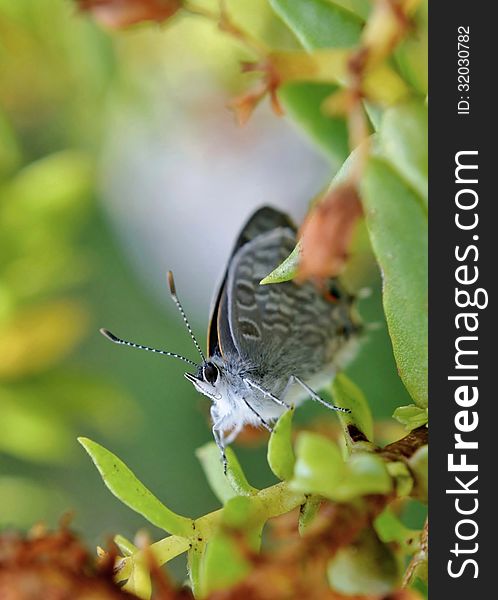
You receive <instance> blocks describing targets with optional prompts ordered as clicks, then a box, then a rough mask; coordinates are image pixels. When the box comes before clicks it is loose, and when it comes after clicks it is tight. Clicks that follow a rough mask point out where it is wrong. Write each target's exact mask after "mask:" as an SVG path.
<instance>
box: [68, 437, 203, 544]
mask: <svg viewBox="0 0 498 600" xmlns="http://www.w3.org/2000/svg"><path fill="white" fill-rule="evenodd" d="M78 441H79V442H80V444H81V445H82V446H83V448H84V449H85V450H86V451H87V452H88V454H89V455H90V458H91V459H92V460H93V462H94V464H95V466H96V467H97V469H98V470H99V473H100V474H101V476H102V479H103V480H104V483H105V485H106V486H107V487H108V488H109V490H110V491H111V492H112V493H113V494H114V495H115V496H116V498H118V499H119V500H121V502H123V503H124V504H126V505H127V506H129V507H130V508H131V509H132V510H134V511H135V512H137V513H139V514H140V515H142V516H143V517H145V518H146V519H147V520H148V521H150V522H151V523H152V524H153V525H155V526H156V527H160V528H161V529H164V530H165V531H168V532H170V533H174V534H175V535H180V536H183V537H189V536H191V535H192V532H193V527H192V526H193V521H192V519H188V518H186V517H182V516H180V515H177V514H176V513H174V512H173V511H171V510H170V509H169V508H167V507H166V506H164V504H162V502H160V501H159V500H158V499H157V498H156V497H155V496H154V495H153V494H152V493H151V492H150V491H149V490H148V489H147V488H146V487H145V486H144V485H143V483H141V482H140V481H139V480H138V479H137V478H136V476H135V475H134V474H133V472H132V471H131V470H130V469H129V468H128V467H127V466H126V465H125V464H124V462H123V461H121V460H120V459H119V458H118V457H117V456H115V455H114V454H112V452H109V450H106V449H105V448H104V447H103V446H101V445H100V444H97V443H96V442H93V441H92V440H89V439H88V438H83V437H80V438H78Z"/></svg>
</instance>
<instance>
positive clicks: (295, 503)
mask: <svg viewBox="0 0 498 600" xmlns="http://www.w3.org/2000/svg"><path fill="white" fill-rule="evenodd" d="M331 393H332V395H333V397H334V401H335V402H336V404H337V405H339V406H348V407H349V408H350V409H351V413H350V414H340V419H341V424H342V427H343V431H344V441H345V443H344V444H343V445H342V447H341V446H340V445H338V444H337V443H336V442H334V441H332V440H331V439H329V438H327V437H325V436H323V435H319V434H316V433H311V432H308V431H302V432H300V433H298V435H297V437H296V438H295V439H293V435H292V427H291V425H292V417H293V411H292V410H291V411H288V412H286V413H284V414H283V415H282V417H281V418H280V419H279V421H278V422H277V425H276V427H275V429H274V432H273V433H272V435H271V437H270V441H269V444H268V464H269V465H270V467H271V469H272V471H273V473H274V474H275V476H276V477H277V478H278V479H280V483H277V484H275V485H273V486H271V487H269V488H265V489H261V490H259V489H256V488H254V487H253V486H252V485H251V484H250V483H249V482H248V481H247V478H246V476H245V475H244V472H243V470H242V468H241V466H240V464H239V462H238V461H237V459H236V457H235V454H234V453H233V451H232V450H231V449H230V448H229V449H228V451H227V458H228V470H227V475H226V476H225V474H224V473H223V469H222V465H221V464H220V460H219V452H218V449H217V447H216V445H215V444H214V443H209V444H207V445H206V446H204V447H202V448H200V449H199V451H198V458H199V460H200V462H201V464H202V467H203V469H204V471H205V474H206V477H207V480H208V482H209V484H210V486H211V488H212V490H213V491H214V493H215V494H216V496H217V497H218V499H219V500H220V502H221V503H222V505H223V507H222V508H221V509H219V510H217V511H215V512H213V513H210V514H207V515H205V516H202V517H200V518H198V519H190V518H188V517H185V516H181V515H179V514H176V513H175V512H173V511H172V510H170V509H169V508H167V506H165V505H164V504H163V503H162V502H161V501H160V500H159V499H158V498H157V497H156V496H154V495H153V494H152V492H151V491H149V490H148V489H147V488H146V487H145V486H144V485H143V484H142V483H141V482H140V481H139V480H138V479H137V477H136V476H135V475H134V474H133V473H132V471H131V470H130V469H129V468H128V467H127V466H126V465H125V464H124V463H123V462H122V461H121V460H120V459H119V458H118V457H116V456H115V455H114V454H112V453H111V452H109V451H108V450H106V449H105V448H103V447H102V446H100V445H99V444H97V443H95V442H93V441H91V440H89V439H86V438H81V439H80V442H81V444H82V445H83V446H84V448H85V449H86V451H87V452H88V453H89V455H90V456H91V458H92V460H93V461H94V463H95V465H96V466H97V468H98V470H99V472H100V474H101V476H102V478H103V480H104V482H105V484H106V485H107V487H108V488H109V489H110V491H111V492H112V493H113V494H114V495H115V496H116V497H118V498H119V499H120V500H121V501H122V502H124V503H125V504H126V505H128V506H129V507H130V508H131V509H132V510H134V511H136V512H138V513H139V514H141V515H142V516H143V517H144V518H146V519H147V520H148V521H149V522H150V523H152V524H153V525H155V526H157V527H159V528H161V529H163V530H165V531H167V532H168V533H169V534H170V535H169V536H168V537H166V538H164V539H162V540H160V541H157V542H155V543H153V544H152V545H150V547H148V548H147V552H150V553H152V555H153V556H154V558H155V560H156V561H157V563H158V564H159V565H162V564H165V563H167V562H168V561H169V560H171V559H173V558H174V557H176V556H178V555H180V554H182V553H184V552H187V556H188V565H189V577H190V583H191V585H192V589H193V591H194V594H195V596H196V597H198V598H208V597H216V595H215V594H216V593H217V592H219V591H220V590H225V591H226V590H227V589H229V590H230V589H231V590H237V589H238V590H239V592H240V590H241V589H246V591H247V590H248V589H249V588H248V587H247V586H249V587H250V588H251V593H253V594H254V596H251V597H256V598H257V597H260V596H258V590H259V591H261V589H260V588H261V586H263V585H266V586H268V585H270V586H271V589H273V590H274V592H275V593H274V596H273V597H275V598H279V597H281V596H279V593H281V592H279V585H280V584H279V583H278V582H279V581H280V579H281V578H282V576H283V573H287V574H288V576H290V574H291V573H294V575H293V576H292V581H293V584H294V585H295V586H297V587H296V589H300V588H303V589H304V588H306V586H307V585H308V584H309V582H308V583H306V581H305V580H303V579H302V577H304V572H305V571H306V569H305V567H306V565H308V566H309V567H310V568H311V565H313V569H314V573H315V575H314V576H315V577H318V575H320V579H317V582H318V583H317V585H318V586H319V588H320V589H322V588H323V589H325V587H324V586H326V588H327V589H330V588H331V589H333V590H335V591H334V593H335V594H336V595H335V596H333V597H334V598H340V597H341V594H344V595H352V594H356V595H358V596H360V597H365V598H380V597H382V596H383V595H387V594H388V593H394V592H395V591H396V590H399V589H400V585H401V580H402V577H403V560H404V557H405V556H408V555H413V554H414V553H416V552H418V551H419V550H420V548H419V535H420V532H417V531H410V530H407V529H406V527H404V526H403V525H402V524H401V522H400V521H399V519H398V517H397V516H396V515H395V512H394V511H393V510H392V509H391V508H390V507H391V505H393V502H394V503H395V502H398V501H399V500H400V499H402V498H408V497H416V498H418V499H422V500H425V499H426V498H424V495H425V494H426V489H427V485H426V466H427V465H426V460H425V461H424V460H423V457H422V458H421V455H423V456H425V458H426V448H427V445H426V444H427V436H426V434H425V431H426V429H425V427H421V428H419V429H417V430H415V431H414V432H412V434H410V435H411V436H412V437H411V438H410V439H408V438H405V440H401V441H400V442H398V443H395V444H391V445H390V446H387V447H386V448H385V449H383V450H381V449H379V448H377V447H376V446H375V445H374V444H373V443H372V441H371V440H372V417H371V414H370V411H369V408H368V404H367V402H366V399H365V397H364V396H363V394H362V393H361V391H360V390H359V389H358V388H357V386H355V385H354V384H353V382H352V381H350V380H349V379H348V378H347V377H346V376H345V375H339V376H337V377H336V379H335V381H334V383H333V385H332V387H331ZM293 511H297V512H296V513H294V512H293ZM289 513H290V515H293V516H291V519H292V522H293V524H294V529H295V530H294V531H293V532H292V535H289V536H288V537H287V538H286V540H285V543H284V544H282V543H281V544H280V546H281V547H280V549H278V542H277V549H276V548H275V547H274V548H272V549H271V550H268V549H265V548H263V550H262V551H261V548H260V546H261V536H262V532H263V529H264V528H265V526H266V525H267V523H268V521H269V520H270V519H274V518H275V517H278V516H281V515H287V518H289ZM115 541H116V544H117V545H118V547H119V548H120V550H121V552H122V557H121V559H120V560H119V563H118V567H117V578H118V580H120V581H126V583H125V589H126V590H128V591H130V592H132V593H134V594H136V595H137V596H139V597H141V598H150V597H151V593H152V584H151V579H150V575H149V570H148V562H147V560H146V557H147V552H146V550H145V549H144V548H138V547H137V546H136V545H135V544H133V543H131V542H130V541H128V540H125V539H124V538H122V537H121V536H117V537H116V540H115ZM351 544H353V546H351ZM291 548H292V551H291ZM311 548H313V551H311ZM308 563H309V564H308ZM258 574H259V575H258ZM263 574H264V576H263ZM290 583H291V580H289V582H288V585H290ZM233 593H234V594H235V591H234V592H233ZM312 593H313V594H315V595H310V594H312ZM316 593H317V592H316V589H315V590H314V591H313V592H309V595H307V596H306V595H304V596H303V595H300V596H297V595H296V597H303V598H306V597H309V598H312V597H317V596H316ZM282 594H283V592H282ZM224 597H225V596H224ZM226 597H232V596H226ZM233 597H242V596H236V595H234V596H233ZM282 597H284V596H282ZM331 597H332V596H331ZM407 598H408V596H407ZM413 598H415V596H413Z"/></svg>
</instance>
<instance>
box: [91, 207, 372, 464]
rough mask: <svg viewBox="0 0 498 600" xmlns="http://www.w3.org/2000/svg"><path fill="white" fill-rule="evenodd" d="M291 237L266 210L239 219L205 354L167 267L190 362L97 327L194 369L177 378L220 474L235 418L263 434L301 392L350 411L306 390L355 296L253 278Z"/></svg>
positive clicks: (342, 335)
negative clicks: (192, 392) (199, 406)
mask: <svg viewBox="0 0 498 600" xmlns="http://www.w3.org/2000/svg"><path fill="white" fill-rule="evenodd" d="M296 235H297V230H296V227H295V225H294V224H293V223H292V221H291V220H290V219H289V217H288V216H287V215H286V214H284V213H282V212H280V211H278V210H276V209H274V208H271V207H268V206H264V207H262V208H259V209H258V210H257V211H256V212H255V213H254V214H253V215H252V216H251V217H250V218H249V220H248V221H247V223H246V224H245V225H244V227H243V228H242V230H241V232H240V234H239V236H238V238H237V240H236V242H235V244H234V247H233V249H232V252H231V255H230V259H229V261H228V266H227V268H226V270H225V272H224V275H223V278H222V281H221V284H220V285H219V286H218V289H217V291H216V293H215V295H214V299H213V302H212V306H211V311H210V318H209V325H208V332H207V340H208V344H207V357H206V356H205V355H204V353H203V352H202V349H201V347H200V345H199V343H198V342H197V340H196V338H195V336H194V334H193V332H192V329H191V327H190V324H189V321H188V319H187V316H186V314H185V312H184V310H183V307H182V305H181V303H180V300H179V299H178V296H177V293H176V288H175V284H174V280H173V275H172V273H171V271H170V272H169V273H168V281H169V286H170V292H171V296H172V298H173V300H174V302H175V303H176V305H177V307H178V309H179V311H180V313H181V315H182V317H183V320H184V322H185V324H186V327H187V329H188V331H189V333H190V336H191V338H192V340H193V342H194V344H195V346H196V348H197V351H198V353H199V355H200V357H201V362H200V363H199V364H197V363H196V362H194V361H192V360H190V359H188V358H185V357H184V356H181V355H179V354H175V353H173V352H167V351H165V350H157V349H155V348H150V347H149V346H143V345H141V344H136V343H134V342H129V341H127V340H123V339H121V338H118V337H117V336H115V335H114V334H112V333H111V332H110V331H108V330H106V329H101V330H100V331H101V333H102V334H103V335H104V336H106V337H107V338H108V339H110V340H111V341H112V342H114V343H117V344H123V345H127V346H130V347H133V348H139V349H143V350H148V351H151V352H157V353H159V354H163V355H166V356H172V357H174V358H178V359H180V360H183V361H184V362H186V363H189V364H190V365H192V366H194V367H195V372H194V373H190V372H187V373H185V377H186V378H187V379H188V381H190V382H191V383H192V384H193V386H194V387H195V389H196V390H197V391H199V392H200V393H201V394H203V395H204V396H207V397H208V398H209V399H210V400H211V409H210V414H211V420H212V431H213V436H214V439H215V441H216V444H217V446H218V448H219V450H220V454H221V459H222V462H223V467H224V471H225V472H226V467H227V459H226V454H225V448H226V446H227V445H228V444H230V443H231V442H233V440H234V439H235V438H236V437H237V435H238V434H239V433H240V431H241V429H242V428H243V427H244V426H245V425H252V426H262V427H264V428H266V429H267V430H268V431H270V432H271V431H272V430H273V428H272V425H273V423H274V422H275V421H276V420H277V419H278V418H279V417H280V416H281V415H282V414H283V413H284V412H285V411H286V410H289V409H290V408H291V407H292V406H295V405H297V404H299V403H300V402H301V401H302V400H303V399H304V398H306V397H311V398H312V399H313V400H315V401H317V402H320V403H321V404H323V405H325V406H326V407H328V408H330V409H332V410H336V411H343V412H350V411H349V409H347V408H342V407H337V406H334V405H333V404H330V403H328V402H326V401H325V400H323V399H322V398H321V397H320V396H319V395H318V394H317V393H316V391H315V390H320V389H321V388H322V387H323V386H324V385H325V384H327V383H329V382H330V381H331V379H332V378H333V376H334V375H335V373H336V372H337V371H339V370H341V369H343V368H344V367H345V365H346V364H347V363H348V362H349V361H350V360H351V359H352V357H353V356H354V354H355V351H356V348H357V345H358V339H359V335H358V334H359V333H360V331H361V329H362V324H361V322H360V319H359V317H358V315H357V313H356V308H355V297H354V296H353V295H351V294H350V293H348V291H347V290H346V289H345V288H344V287H343V285H342V284H341V282H340V281H339V280H338V279H330V280H329V281H328V282H326V285H325V290H320V289H318V288H317V287H316V286H315V285H314V284H313V283H311V282H306V283H304V284H301V285H299V284H297V283H296V282H294V281H287V282H284V283H278V284H268V285H260V281H261V280H262V279H263V278H264V277H265V276H266V275H268V273H270V272H271V271H273V269H275V268H276V267H277V266H278V265H279V264H281V262H282V261H283V260H284V259H285V258H287V256H288V255H289V254H290V253H291V251H292V250H293V249H294V247H295V245H296Z"/></svg>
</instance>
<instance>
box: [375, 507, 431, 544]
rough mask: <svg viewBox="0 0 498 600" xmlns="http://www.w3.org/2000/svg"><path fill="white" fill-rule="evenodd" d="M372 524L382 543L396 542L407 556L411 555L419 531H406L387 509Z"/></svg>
mask: <svg viewBox="0 0 498 600" xmlns="http://www.w3.org/2000/svg"><path fill="white" fill-rule="evenodd" d="M373 524H374V528H375V531H376V532H377V535H378V536H379V538H380V539H381V540H382V541H383V542H396V543H398V544H400V545H401V547H402V549H403V551H404V552H406V553H407V554H408V553H409V554H413V551H414V550H415V549H416V548H417V544H418V540H419V537H420V531H417V530H415V529H408V527H406V526H405V525H403V523H402V522H401V521H400V519H399V518H398V517H397V516H396V515H395V514H394V513H393V512H392V510H390V509H389V508H386V509H385V510H384V511H382V512H381V513H380V515H379V516H378V517H376V518H375V520H374V523H373Z"/></svg>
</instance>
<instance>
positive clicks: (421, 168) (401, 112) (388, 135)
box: [379, 100, 429, 209]
mask: <svg viewBox="0 0 498 600" xmlns="http://www.w3.org/2000/svg"><path fill="white" fill-rule="evenodd" d="M428 133H429V129H428V118H427V106H426V105H425V103H424V102H423V101H421V100H412V101H410V102H406V103H403V104H399V105H397V106H393V107H391V108H388V109H387V110H386V111H385V112H384V114H383V117H382V121H381V126H380V129H379V141H380V147H381V149H382V152H383V154H384V156H385V157H386V158H387V160H388V161H389V162H390V163H391V165H392V166H393V167H394V169H395V170H396V172H397V173H398V174H399V175H400V176H401V177H402V178H403V179H404V180H405V181H407V182H408V184H409V185H411V186H412V187H413V189H414V190H415V191H416V192H417V194H418V195H419V196H420V198H422V200H423V203H424V208H425V209H427V202H428V197H427V194H428V156H427V153H428Z"/></svg>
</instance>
